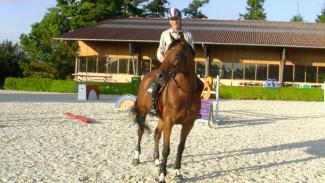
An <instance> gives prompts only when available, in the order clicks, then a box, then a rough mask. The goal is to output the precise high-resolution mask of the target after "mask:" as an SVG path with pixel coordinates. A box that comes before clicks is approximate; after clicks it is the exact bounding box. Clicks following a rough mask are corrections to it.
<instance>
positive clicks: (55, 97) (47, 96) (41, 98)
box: [0, 93, 120, 103]
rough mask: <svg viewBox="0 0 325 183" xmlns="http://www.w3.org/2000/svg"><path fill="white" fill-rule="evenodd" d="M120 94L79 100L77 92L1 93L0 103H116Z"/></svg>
mask: <svg viewBox="0 0 325 183" xmlns="http://www.w3.org/2000/svg"><path fill="white" fill-rule="evenodd" d="M119 97H120V96H119V95H100V96H99V100H86V101H83V100H78V95H77V94H60V93H0V103H2V102H63V103H81V102H99V103H114V102H115V101H116V100H117V99H118V98H119Z"/></svg>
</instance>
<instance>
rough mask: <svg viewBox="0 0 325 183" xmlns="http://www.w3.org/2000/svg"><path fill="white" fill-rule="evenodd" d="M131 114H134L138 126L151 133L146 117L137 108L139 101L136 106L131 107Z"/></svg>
mask: <svg viewBox="0 0 325 183" xmlns="http://www.w3.org/2000/svg"><path fill="white" fill-rule="evenodd" d="M131 114H133V116H134V118H133V121H134V122H135V123H137V124H138V126H139V127H140V128H144V129H145V130H147V131H149V132H150V128H149V126H148V125H147V124H146V115H145V114H141V112H140V110H139V109H138V107H137V100H136V101H135V103H134V105H133V106H132V107H131Z"/></svg>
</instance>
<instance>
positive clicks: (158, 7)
mask: <svg viewBox="0 0 325 183" xmlns="http://www.w3.org/2000/svg"><path fill="white" fill-rule="evenodd" d="M166 4H168V0H152V1H151V2H149V3H148V4H147V5H144V6H143V8H144V9H145V14H144V15H145V16H148V17H165V14H166V12H167V8H166Z"/></svg>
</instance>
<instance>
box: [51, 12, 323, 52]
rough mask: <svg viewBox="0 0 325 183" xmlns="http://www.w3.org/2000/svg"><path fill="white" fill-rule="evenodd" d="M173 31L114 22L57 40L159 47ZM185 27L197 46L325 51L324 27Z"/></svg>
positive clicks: (189, 23) (198, 23)
mask: <svg viewBox="0 0 325 183" xmlns="http://www.w3.org/2000/svg"><path fill="white" fill-rule="evenodd" d="M169 27H170V26H169V25H168V21H167V19H162V18H114V19H107V20H105V21H102V22H99V23H97V24H96V25H94V26H89V27H83V28H79V29H76V30H74V31H71V32H68V33H64V34H62V35H60V36H58V37H56V38H54V39H58V40H84V41H87V40H88V41H118V42H154V43H158V42H159V38H160V34H161V32H162V31H163V30H165V29H168V28H169ZM182 27H183V29H186V30H189V31H191V32H192V35H193V39H194V42H195V44H207V45H209V44H213V45H251V46H274V47H305V48H325V24H322V23H297V22H271V21H243V20H209V19H184V20H182Z"/></svg>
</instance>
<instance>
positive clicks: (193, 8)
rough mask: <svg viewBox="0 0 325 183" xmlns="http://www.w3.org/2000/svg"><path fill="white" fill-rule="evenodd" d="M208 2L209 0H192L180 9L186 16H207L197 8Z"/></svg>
mask: <svg viewBox="0 0 325 183" xmlns="http://www.w3.org/2000/svg"><path fill="white" fill-rule="evenodd" d="M208 3H209V0H193V1H192V3H190V4H189V5H188V7H187V8H184V9H183V10H182V12H183V13H184V14H185V16H186V17H187V18H208V17H207V16H205V15H204V14H203V13H202V12H201V11H200V10H199V8H202V7H203V6H204V5H206V4H208Z"/></svg>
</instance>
